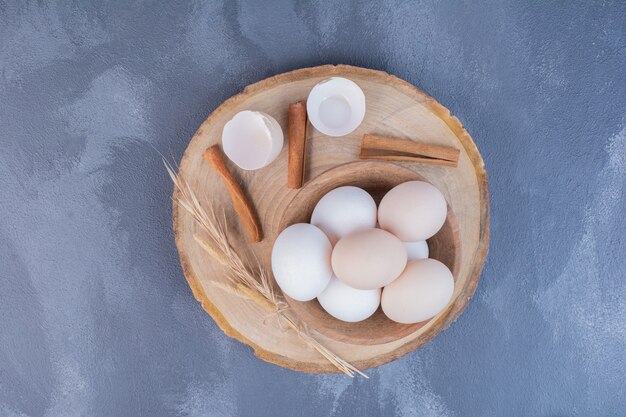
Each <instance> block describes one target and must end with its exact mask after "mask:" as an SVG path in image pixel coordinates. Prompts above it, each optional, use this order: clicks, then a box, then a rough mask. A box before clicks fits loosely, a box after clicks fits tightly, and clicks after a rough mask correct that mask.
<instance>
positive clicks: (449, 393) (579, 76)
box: [0, 0, 626, 417]
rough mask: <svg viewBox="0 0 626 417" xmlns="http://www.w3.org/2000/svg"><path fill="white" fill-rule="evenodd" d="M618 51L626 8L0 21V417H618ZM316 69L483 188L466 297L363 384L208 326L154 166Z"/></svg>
mask: <svg viewBox="0 0 626 417" xmlns="http://www.w3.org/2000/svg"><path fill="white" fill-rule="evenodd" d="M625 30H626V4H625V3H624V2H623V1H622V2H620V1H580V2H578V1H573V2H554V1H516V0H491V1H482V2H475V1H461V2H450V1H415V2H409V1H380V2H365V1H356V0H355V1H333V2H330V1H322V0H318V1H310V2H307V1H267V2H259V1H228V0H224V1H214V2H183V1H181V2H178V1H177V2H148V1H145V2H144V1H132V2H129V1H119V2H99V1H79V2H70V1H56V2H55V1H51V2H34V1H0V212H1V215H0V265H1V266H0V416H3V417H37V416H45V417H57V416H58V417H61V416H64V417H65V416H69V417H74V416H103V417H115V416H153V417H157V416H189V417H197V416H268V417H269V416H339V415H350V416H364V415H372V416H392V415H397V416H442V417H443V416H446V417H448V416H459V417H461V416H463V417H465V416H584V417H589V416H624V415H626V377H625V374H626V243H625V237H624V236H625V235H626V222H625V221H624V217H625V215H626V195H625V194H626V193H625V190H626V35H625ZM322 63H347V64H354V65H360V66H365V67H371V68H376V69H382V70H386V71H388V72H390V73H392V74H395V75H398V76H399V77H402V78H404V79H406V80H408V81H410V82H411V83H413V84H415V85H416V86H418V87H420V88H422V89H424V90H425V91H427V92H429V93H430V94H431V95H432V96H433V97H435V98H436V99H438V100H439V101H440V102H441V103H443V104H444V105H445V106H447V107H448V108H450V109H451V110H452V112H453V113H454V114H456V115H457V116H458V117H459V118H460V119H461V121H462V122H463V123H464V124H465V126H466V127H467V129H468V130H469V132H470V133H471V134H472V135H473V137H474V139H475V141H476V143H477V145H478V148H479V149H480V151H481V152H482V154H483V157H484V159H485V162H486V165H487V169H488V172H489V174H490V191H491V199H492V203H491V208H492V239H491V250H490V255H489V259H488V262H487V265H486V268H485V270H484V273H483V276H482V280H481V282H480V285H479V287H478V290H477V293H476V295H475V296H474V298H473V299H472V301H471V302H470V304H469V307H468V308H467V310H466V311H465V313H464V314H463V315H462V316H461V317H460V318H459V319H458V320H457V322H456V323H455V324H454V325H453V326H452V327H450V328H449V329H448V330H447V331H445V332H444V333H442V334H440V335H439V336H438V337H436V338H435V339H434V340H433V341H432V342H431V343H430V344H428V345H427V346H426V347H424V348H423V349H421V350H419V351H416V352H414V353H412V354H410V355H407V356H406V357H404V358H402V359H401V360H398V361H396V362H394V363H391V364H389V365H386V366H382V367H380V368H378V369H374V370H371V371H370V372H369V375H370V376H371V379H370V380H364V379H355V380H350V379H348V378H345V377H343V376H337V375H306V374H301V373H296V372H292V371H289V370H286V369H282V368H280V367H277V366H273V365H270V364H267V363H265V362H262V361H260V360H258V359H256V358H255V357H254V356H253V354H252V351H251V350H250V349H249V348H248V347H246V346H244V345H242V344H240V343H238V342H236V341H234V340H231V339H229V338H228V337H226V336H225V335H224V334H223V333H222V332H221V331H220V330H219V329H218V328H217V326H216V325H215V323H214V322H213V321H212V320H211V319H210V318H209V317H208V316H207V315H206V314H205V313H204V311H203V310H202V309H201V307H200V305H199V304H198V303H197V302H196V301H195V300H194V299H193V296H192V294H191V291H190V289H189V288H188V286H187V284H186V283H185V280H184V279H183V276H182V273H181V269H180V266H179V264H178V258H177V252H176V249H175V247H174V242H173V236H172V231H171V220H170V216H171V208H170V200H169V197H170V191H171V184H170V182H169V180H168V178H167V177H166V174H165V171H164V169H163V166H162V163H161V157H160V156H159V152H161V153H163V154H165V155H167V156H168V157H171V159H172V160H178V159H179V158H180V157H181V155H182V152H183V150H184V149H185V147H186V145H187V143H188V141H189V139H190V137H191V135H192V134H193V132H194V131H195V129H196V128H197V127H198V125H199V124H200V123H201V121H202V120H203V119H204V118H205V117H206V116H207V115H208V114H209V113H210V112H211V111H212V110H213V109H214V108H215V107H216V106H217V105H219V104H220V103H221V102H222V101H223V100H224V99H226V98H227V97H229V96H231V95H232V94H234V93H237V92H238V91H240V90H241V89H242V88H243V87H244V86H245V85H246V84H248V83H251V82H254V81H258V80H260V79H262V78H264V77H266V76H269V75H273V74H276V73H280V72H283V71H287V70H291V69H294V68H300V67H305V66H311V65H318V64H322Z"/></svg>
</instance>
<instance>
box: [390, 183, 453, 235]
mask: <svg viewBox="0 0 626 417" xmlns="http://www.w3.org/2000/svg"><path fill="white" fill-rule="evenodd" d="M447 213H448V209H447V204H446V199H445V198H444V196H443V194H442V193H441V191H439V190H438V189H437V188H436V187H435V186H434V185H432V184H429V183H427V182H424V181H409V182H405V183H402V184H400V185H397V186H395V187H394V188H392V189H391V190H390V191H389V192H388V193H387V194H386V195H385V196H384V197H383V199H382V200H381V202H380V205H379V207H378V222H379V223H380V227H381V228H383V229H385V230H387V231H389V232H391V233H393V234H394V235H396V236H397V237H398V238H399V239H400V240H402V241H403V242H415V241H417V240H426V239H428V238H430V237H432V236H434V235H435V233H437V232H438V231H439V229H441V226H443V223H444V222H445V221H446V216H447Z"/></svg>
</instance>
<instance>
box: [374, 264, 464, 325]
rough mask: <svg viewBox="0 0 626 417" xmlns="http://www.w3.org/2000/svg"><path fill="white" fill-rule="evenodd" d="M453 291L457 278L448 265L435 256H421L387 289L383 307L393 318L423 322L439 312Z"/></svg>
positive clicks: (407, 321) (399, 321)
mask: <svg viewBox="0 0 626 417" xmlns="http://www.w3.org/2000/svg"><path fill="white" fill-rule="evenodd" d="M453 293H454V278H453V277H452V272H450V270H449V269H448V267H447V266H445V265H444V264H442V263H441V262H439V261H437V260H435V259H420V260H417V261H411V262H409V263H408V264H407V266H406V269H405V270H404V272H402V274H401V275H400V276H399V277H398V278H397V279H396V280H395V281H393V282H392V283H391V284H389V285H387V286H386V287H385V288H384V289H383V295H382V300H381V306H382V309H383V312H384V313H385V315H386V316H387V317H389V318H390V319H391V320H393V321H396V322H398V323H407V324H408V323H419V322H421V321H425V320H428V319H431V318H433V317H435V316H436V315H437V314H439V313H440V312H441V311H442V310H443V309H444V308H445V307H446V305H448V303H449V302H450V300H451V299H452V294H453Z"/></svg>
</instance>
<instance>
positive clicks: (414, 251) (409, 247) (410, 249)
mask: <svg viewBox="0 0 626 417" xmlns="http://www.w3.org/2000/svg"><path fill="white" fill-rule="evenodd" d="M402 243H403V244H404V248H405V249H406V254H407V259H408V260H409V261H414V260H416V259H426V258H428V243H426V241H425V240H418V241H417V242H402Z"/></svg>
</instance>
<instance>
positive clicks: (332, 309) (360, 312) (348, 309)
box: [317, 277, 380, 323]
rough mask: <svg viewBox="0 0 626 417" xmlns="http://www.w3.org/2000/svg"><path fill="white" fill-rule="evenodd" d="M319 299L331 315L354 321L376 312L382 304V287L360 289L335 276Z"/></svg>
mask: <svg viewBox="0 0 626 417" xmlns="http://www.w3.org/2000/svg"><path fill="white" fill-rule="evenodd" d="M317 300H318V301H319V302H320V304H321V305H322V307H323V308H324V310H326V312H327V313H328V314H330V315H331V316H333V317H335V318H336V319H339V320H342V321H347V322H351V323H353V322H357V321H362V320H365V319H366V318H368V317H369V316H371V315H372V314H374V312H375V311H376V309H377V308H378V305H379V304H380V289H374V290H359V289H356V288H352V287H349V286H347V285H346V284H344V283H343V282H341V281H340V280H338V279H337V278H336V277H333V278H331V280H330V283H329V284H328V286H327V287H326V289H325V290H324V291H323V292H322V293H321V294H320V295H318V296H317Z"/></svg>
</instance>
